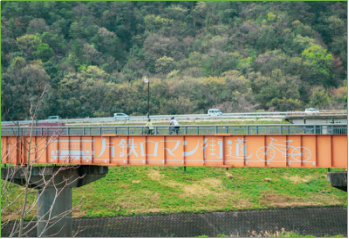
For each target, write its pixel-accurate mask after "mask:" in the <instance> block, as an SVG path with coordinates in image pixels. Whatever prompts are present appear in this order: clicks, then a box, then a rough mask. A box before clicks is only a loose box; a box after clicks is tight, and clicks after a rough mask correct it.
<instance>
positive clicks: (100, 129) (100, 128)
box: [99, 126, 102, 135]
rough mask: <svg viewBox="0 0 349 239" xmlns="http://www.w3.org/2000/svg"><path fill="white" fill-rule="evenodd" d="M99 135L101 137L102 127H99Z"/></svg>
mask: <svg viewBox="0 0 349 239" xmlns="http://www.w3.org/2000/svg"><path fill="white" fill-rule="evenodd" d="M99 135H102V127H101V126H99Z"/></svg>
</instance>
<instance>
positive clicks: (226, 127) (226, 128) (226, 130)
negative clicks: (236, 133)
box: [225, 126, 228, 134]
mask: <svg viewBox="0 0 349 239" xmlns="http://www.w3.org/2000/svg"><path fill="white" fill-rule="evenodd" d="M225 133H226V134H227V133H228V126H225Z"/></svg>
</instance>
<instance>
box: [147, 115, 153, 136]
mask: <svg viewBox="0 0 349 239" xmlns="http://www.w3.org/2000/svg"><path fill="white" fill-rule="evenodd" d="M145 127H146V129H147V130H146V132H147V134H154V126H153V123H152V122H151V121H150V118H148V122H147V124H146V125H145Z"/></svg>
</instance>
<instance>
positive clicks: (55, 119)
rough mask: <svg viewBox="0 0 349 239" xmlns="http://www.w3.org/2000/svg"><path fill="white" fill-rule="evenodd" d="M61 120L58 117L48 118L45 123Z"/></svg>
mask: <svg viewBox="0 0 349 239" xmlns="http://www.w3.org/2000/svg"><path fill="white" fill-rule="evenodd" d="M61 120H62V119H61V117H59V116H49V117H48V119H47V120H46V121H48V122H60V121H61Z"/></svg>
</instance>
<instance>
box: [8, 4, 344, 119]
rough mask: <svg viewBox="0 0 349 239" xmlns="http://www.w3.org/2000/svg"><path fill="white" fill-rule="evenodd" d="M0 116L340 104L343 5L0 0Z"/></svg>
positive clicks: (14, 117) (342, 84)
mask: <svg viewBox="0 0 349 239" xmlns="http://www.w3.org/2000/svg"><path fill="white" fill-rule="evenodd" d="M1 14H2V15H1V31H2V39H1V46H2V48H1V67H2V69H1V73H2V74H1V76H2V77H1V87H2V91H1V101H2V104H1V110H2V120H9V119H11V118H12V119H24V118H27V117H28V116H29V112H30V107H31V106H35V105H36V104H37V99H38V97H39V95H41V94H42V92H43V91H45V94H44V96H43V98H42V99H41V107H40V109H39V112H38V117H39V118H46V117H47V116H49V115H60V116H61V117H86V116H90V117H97V116H112V113H114V112H124V113H128V114H130V115H145V114H146V112H147V88H146V85H145V84H144V83H143V81H142V78H143V77H144V76H148V77H149V78H150V95H151V97H150V105H151V114H184V113H187V114H188V113H203V112H204V111H206V110H207V109H209V108H213V107H217V108H220V109H221V110H222V111H223V112H237V111H253V110H304V108H305V107H307V106H311V107H317V108H320V109H336V108H338V109H342V108H345V107H346V105H347V80H346V79H347V2H1Z"/></svg>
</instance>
